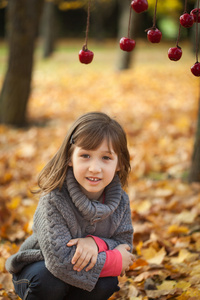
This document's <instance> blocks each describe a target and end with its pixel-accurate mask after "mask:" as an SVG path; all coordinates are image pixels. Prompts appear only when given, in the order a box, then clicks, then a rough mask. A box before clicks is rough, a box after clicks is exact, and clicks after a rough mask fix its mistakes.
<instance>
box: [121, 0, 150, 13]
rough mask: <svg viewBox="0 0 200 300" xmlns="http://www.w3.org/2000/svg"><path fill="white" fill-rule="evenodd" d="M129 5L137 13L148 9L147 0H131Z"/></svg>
mask: <svg viewBox="0 0 200 300" xmlns="http://www.w3.org/2000/svg"><path fill="white" fill-rule="evenodd" d="M122 1H124V0H122ZM131 7H132V8H133V10H134V11H135V12H137V13H141V12H143V11H145V10H147V9H148V2H147V0H133V1H132V2H131Z"/></svg>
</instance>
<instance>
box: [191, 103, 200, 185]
mask: <svg viewBox="0 0 200 300" xmlns="http://www.w3.org/2000/svg"><path fill="white" fill-rule="evenodd" d="M189 182H200V99H199V111H198V121H197V130H196V135H195V143H194V149H193V156H192V164H191V169H190V174H189Z"/></svg>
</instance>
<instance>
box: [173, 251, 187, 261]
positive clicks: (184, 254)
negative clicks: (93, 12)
mask: <svg viewBox="0 0 200 300" xmlns="http://www.w3.org/2000/svg"><path fill="white" fill-rule="evenodd" d="M190 254H191V253H190V252H189V251H187V250H186V249H181V250H180V251H179V255H178V257H173V258H171V262H172V263H182V262H184V260H185V259H186V258H188V257H189V256H190Z"/></svg>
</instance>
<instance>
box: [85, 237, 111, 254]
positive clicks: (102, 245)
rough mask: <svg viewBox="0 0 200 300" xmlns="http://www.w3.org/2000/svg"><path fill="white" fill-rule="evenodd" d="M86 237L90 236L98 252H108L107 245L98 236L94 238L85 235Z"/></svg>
mask: <svg viewBox="0 0 200 300" xmlns="http://www.w3.org/2000/svg"><path fill="white" fill-rule="evenodd" d="M87 236H90V237H92V238H93V239H94V240H95V243H96V244H97V246H98V248H99V252H103V251H106V250H108V245H107V244H106V242H104V240H102V239H100V238H99V237H98V236H94V235H87Z"/></svg>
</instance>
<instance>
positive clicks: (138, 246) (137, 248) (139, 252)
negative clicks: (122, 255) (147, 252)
mask: <svg viewBox="0 0 200 300" xmlns="http://www.w3.org/2000/svg"><path fill="white" fill-rule="evenodd" d="M142 246H143V242H142V241H139V243H138V244H137V246H136V251H137V255H141V249H142Z"/></svg>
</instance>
